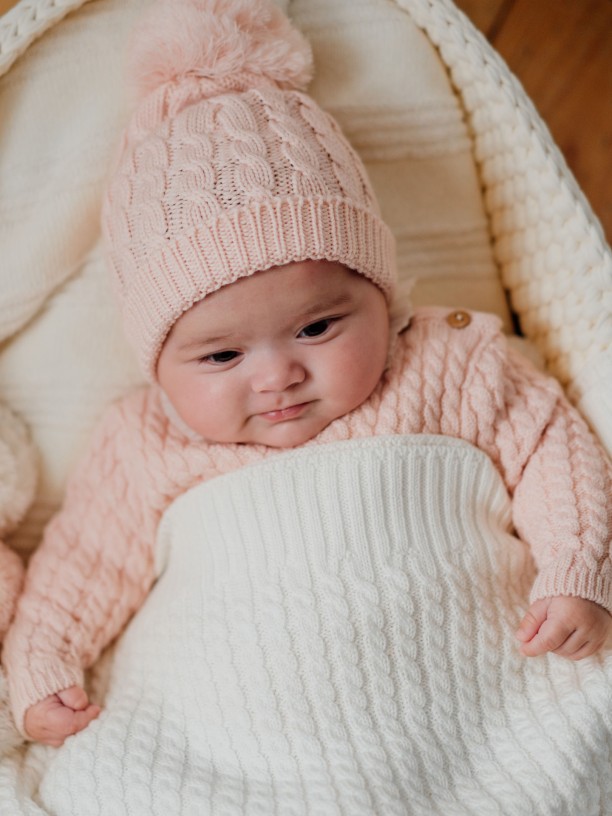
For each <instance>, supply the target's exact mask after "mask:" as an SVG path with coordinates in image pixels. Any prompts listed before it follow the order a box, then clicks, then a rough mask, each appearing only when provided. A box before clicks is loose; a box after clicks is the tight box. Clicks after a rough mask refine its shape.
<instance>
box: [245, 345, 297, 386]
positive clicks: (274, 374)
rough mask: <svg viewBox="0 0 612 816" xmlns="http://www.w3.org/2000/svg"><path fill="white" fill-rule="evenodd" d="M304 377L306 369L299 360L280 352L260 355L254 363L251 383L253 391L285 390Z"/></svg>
mask: <svg viewBox="0 0 612 816" xmlns="http://www.w3.org/2000/svg"><path fill="white" fill-rule="evenodd" d="M305 378H306V371H305V369H304V366H303V365H302V364H301V363H300V362H299V360H297V359H295V358H294V357H291V356H289V355H286V354H283V353H280V352H268V353H266V354H264V355H261V357H260V359H259V360H257V362H256V364H255V373H254V374H253V377H252V380H251V385H252V388H253V391H257V392H264V391H285V389H287V388H290V387H291V386H292V385H298V384H299V383H301V382H303V381H304V379H305Z"/></svg>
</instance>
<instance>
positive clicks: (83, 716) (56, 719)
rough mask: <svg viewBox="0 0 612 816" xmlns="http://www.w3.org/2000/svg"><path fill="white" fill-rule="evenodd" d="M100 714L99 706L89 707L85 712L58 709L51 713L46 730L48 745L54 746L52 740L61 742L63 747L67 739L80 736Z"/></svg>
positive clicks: (64, 708) (63, 708)
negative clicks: (76, 735) (79, 733)
mask: <svg viewBox="0 0 612 816" xmlns="http://www.w3.org/2000/svg"><path fill="white" fill-rule="evenodd" d="M99 713H100V708H99V706H94V705H89V706H87V708H85V709H84V710H83V711H73V710H72V709H71V708H66V707H62V708H59V707H58V708H56V709H54V710H53V711H51V712H49V715H48V719H47V728H46V729H45V730H46V732H47V734H46V736H47V739H45V740H44V741H45V742H47V744H49V745H51V744H53V743H52V742H51V740H54V741H59V745H61V744H62V743H63V742H64V740H65V739H66V737H70V736H72V735H73V734H78V732H79V731H82V730H83V729H84V728H85V727H86V726H88V725H89V723H90V722H91V721H92V720H94V719H95V718H96V717H97V716H98V714H99Z"/></svg>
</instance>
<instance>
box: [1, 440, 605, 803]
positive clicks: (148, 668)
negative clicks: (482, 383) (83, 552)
mask: <svg viewBox="0 0 612 816" xmlns="http://www.w3.org/2000/svg"><path fill="white" fill-rule="evenodd" d="M510 528H511V506H510V500H509V497H508V494H507V491H506V490H505V488H504V484H503V482H502V479H501V478H500V475H499V473H498V472H496V470H495V468H494V466H493V464H492V462H491V460H490V459H489V457H487V456H486V455H485V454H484V453H483V452H482V451H479V450H477V449H476V448H474V447H473V446H472V445H470V444H469V443H466V442H464V441H462V440H457V439H452V438H450V437H443V436H427V435H413V436H398V435H395V436H382V437H381V436H375V437H370V438H362V439H355V438H353V439H349V440H347V441H344V442H336V443H329V444H325V445H314V446H310V447H302V448H298V449H295V450H292V451H289V452H283V453H280V454H279V455H276V456H274V457H269V458H268V459H267V460H266V461H260V462H254V463H253V464H251V465H250V466H247V467H244V468H240V469H239V470H236V471H233V472H232V473H227V474H225V475H223V476H221V477H219V478H217V479H213V480H211V481H208V482H206V483H203V484H199V485H196V486H194V487H193V488H191V489H190V490H188V491H187V492H186V493H185V494H184V495H183V496H181V497H180V498H178V499H177V500H176V501H175V502H174V504H173V505H172V506H171V507H170V508H169V510H168V511H167V512H166V513H165V515H164V517H163V519H162V521H161V524H160V528H159V535H158V539H157V546H156V548H155V551H156V570H155V573H156V575H158V576H159V580H158V581H157V583H156V585H155V588H154V589H153V591H152V593H151V594H150V596H149V598H148V599H147V602H146V604H145V605H144V606H143V608H142V610H141V612H140V613H139V614H138V616H137V617H136V618H135V619H134V620H133V621H132V623H131V625H130V626H129V627H128V630H127V631H126V633H125V635H124V637H123V638H122V640H121V643H120V645H119V647H118V649H117V652H116V655H115V660H114V664H113V673H112V678H111V682H110V688H109V692H108V694H107V696H106V699H105V703H104V712H103V713H102V715H101V717H100V718H99V719H98V720H96V721H95V722H93V723H92V724H91V725H90V726H89V727H88V728H87V729H86V730H85V731H83V732H81V733H80V734H78V735H77V736H76V737H75V738H74V739H71V740H69V741H68V742H67V743H66V744H65V746H64V747H63V748H62V749H61V750H60V751H59V752H57V753H55V754H54V756H53V758H52V761H51V762H50V764H49V767H48V770H47V772H46V774H45V776H44V777H43V780H42V783H41V786H40V793H39V801H40V803H41V805H42V806H43V808H44V809H45V811H46V812H47V813H53V814H54V816H83V814H90V816H93V815H94V814H97V816H127V814H130V816H169V814H172V816H183V815H184V814H195V813H202V814H224V815H225V816H254V814H260V815H261V816H269V814H271V813H278V814H302V816H307V815H308V814H310V815H312V814H315V813H320V814H325V816H327V815H328V814H330V816H331V814H337V815H338V816H340V814H342V815H343V816H381V815H382V814H384V816H387V815H388V814H393V816H431V815H432V814H433V816H436V815H437V816H447V814H449V813H457V814H466V815H467V814H470V815H471V816H473V814H478V816H480V814H483V815H484V814H487V816H488V814H498V816H526V814H536V813H537V814H538V816H574V814H580V815H581V816H609V814H610V813H612V810H611V809H610V808H611V807H612V802H611V801H610V800H605V799H604V800H603V802H604V803H605V804H604V806H603V807H601V806H600V805H601V802H602V795H604V794H605V793H606V792H607V788H608V787H609V785H608V783H607V781H606V780H607V778H609V768H607V765H606V763H607V760H608V756H609V749H610V747H612V705H611V704H610V700H609V681H610V679H612V660H608V661H607V663H600V662H599V661H598V660H596V659H591V660H587V661H584V662H581V663H579V664H574V663H572V662H570V661H563V660H560V659H559V658H556V657H555V656H553V655H548V656H547V657H546V658H543V659H541V660H539V661H528V660H524V659H520V658H519V657H518V655H517V653H516V647H515V645H514V643H513V630H514V628H515V627H516V624H517V622H518V618H519V615H520V608H521V604H522V603H524V599H525V596H526V593H527V592H528V589H529V585H530V583H531V581H532V580H533V572H534V567H533V563H532V561H531V558H530V555H529V551H528V548H527V547H525V546H524V545H522V544H521V542H519V541H518V540H517V539H516V538H513V537H512V536H511V535H510V532H509V531H510ZM0 801H1V800H0Z"/></svg>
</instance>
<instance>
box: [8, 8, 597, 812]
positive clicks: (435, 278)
mask: <svg viewBox="0 0 612 816" xmlns="http://www.w3.org/2000/svg"><path fill="white" fill-rule="evenodd" d="M148 2H149V0H92V1H91V2H85V0H21V2H19V3H18V4H17V5H16V6H15V7H14V8H13V9H12V10H11V11H9V12H8V13H7V14H6V15H5V16H4V17H3V18H0V74H1V77H0V253H1V254H0V285H1V287H2V289H1V291H2V297H1V300H0V339H1V340H2V348H1V354H0V394H1V395H2V397H3V399H5V400H6V401H7V402H8V404H9V405H10V406H11V407H12V408H13V409H14V410H16V411H17V412H18V413H20V414H21V415H22V416H23V417H24V418H25V419H26V421H27V422H28V423H29V425H30V428H31V430H32V435H33V438H34V441H35V443H36V444H37V446H38V448H39V450H40V453H41V458H40V483H39V489H38V493H37V498H36V501H35V503H34V505H33V507H32V509H31V511H30V513H29V515H28V516H27V518H26V520H25V522H24V524H23V525H22V526H21V528H20V530H19V531H18V532H17V534H16V535H15V536H14V538H13V542H12V543H13V544H14V546H16V547H17V548H19V549H22V550H31V549H32V548H33V547H34V546H35V545H36V543H37V541H38V540H39V538H40V533H41V530H42V527H43V526H44V524H45V523H46V521H47V520H48V519H49V517H50V516H51V514H52V513H53V512H54V510H55V509H56V508H57V506H58V504H59V502H60V501H61V496H62V491H63V488H64V484H65V479H66V475H67V473H68V471H69V469H70V468H71V467H72V465H73V464H74V461H75V459H76V458H77V456H78V454H79V452H80V450H81V449H82V446H83V444H84V441H85V439H86V437H87V435H88V434H89V432H90V430H91V427H92V425H93V424H94V422H95V420H96V419H97V417H98V416H99V415H100V413H101V411H102V409H103V408H104V406H105V405H106V404H107V403H108V402H109V400H111V399H113V398H115V397H117V396H118V395H120V394H122V393H124V392H125V391H126V390H127V389H128V388H130V387H132V386H133V385H134V384H136V383H138V382H140V378H139V374H138V372H137V370H136V366H135V363H134V360H133V358H132V355H131V352H130V351H129V349H128V347H127V346H126V344H125V342H124V340H123V338H122V333H121V329H120V326H119V322H118V318H117V316H116V314H115V309H114V305H113V303H112V299H111V295H110V291H109V286H108V282H107V278H106V274H105V270H104V261H103V257H102V250H101V246H100V242H99V227H98V218H99V207H100V201H101V193H102V190H103V186H104V178H105V173H106V170H107V168H108V165H109V161H110V157H111V154H112V151H113V148H114V145H115V143H116V141H117V136H118V133H119V131H120V128H121V126H122V124H123V122H124V121H125V119H126V112H127V110H128V106H127V103H126V102H125V101H122V100H124V89H123V84H122V78H121V77H122V74H121V71H122V60H123V52H124V45H125V42H126V38H127V35H128V32H129V30H130V29H131V27H132V25H133V24H134V21H135V20H136V19H137V17H138V15H139V14H140V13H141V12H142V10H143V9H144V8H145V7H146V6H147V5H148ZM279 2H281V0H279ZM282 4H283V5H284V7H285V8H287V9H288V12H289V14H290V16H291V17H292V18H293V19H294V20H295V21H296V22H297V24H298V25H299V27H300V28H301V29H302V30H303V31H304V33H305V34H306V35H307V37H308V38H309V39H310V41H311V42H312V44H313V49H314V54H315V65H316V78H315V81H314V83H313V85H312V88H311V92H312V94H313V95H314V96H315V97H316V98H317V99H318V101H319V102H320V103H321V104H322V105H323V106H324V107H326V108H328V109H329V110H330V111H331V112H332V113H333V114H334V115H335V116H336V118H337V119H338V120H339V122H340V123H341V125H342V127H343V129H344V130H345V132H346V134H347V135H348V137H349V138H350V140H351V141H352V143H353V144H354V146H355V147H356V148H357V150H358V151H359V152H360V154H361V155H362V157H363V159H364V161H365V163H366V165H367V167H368V170H369V173H370V176H371V179H372V182H373V184H374V187H375V189H376V191H377V193H378V195H379V198H380V201H381V205H382V209H383V214H384V216H385V218H386V220H387V221H388V223H389V224H390V225H391V227H392V228H393V229H394V231H395V234H396V236H397V239H398V249H399V266H400V271H401V273H402V275H404V276H406V277H411V276H414V275H416V276H417V277H418V278H419V281H418V284H417V286H416V289H415V292H414V299H415V301H416V302H417V303H419V304H422V303H442V304H446V305H449V306H452V307H464V308H465V307H467V308H472V309H480V310H488V311H493V312H497V313H498V314H499V315H500V316H501V317H502V319H503V321H504V324H505V327H506V329H507V330H508V332H509V333H512V331H513V328H514V327H516V326H519V327H520V330H521V332H522V333H523V335H524V336H525V337H526V338H527V339H528V340H529V341H530V343H531V346H532V348H533V349H535V352H536V353H539V355H540V357H541V358H542V359H543V361H544V364H545V365H546V367H547V369H548V370H549V371H550V372H551V373H552V374H554V375H555V376H557V377H558V378H559V379H560V380H561V382H562V383H563V384H564V386H565V387H566V389H567V392H568V394H569V396H570V398H571V399H572V400H573V401H574V403H575V404H576V405H577V406H578V407H579V408H580V410H581V411H582V412H583V414H584V415H585V417H586V418H587V420H588V421H589V422H590V424H591V426H592V428H593V429H594V430H595V432H596V433H597V434H598V435H599V437H600V439H601V440H602V442H603V443H604V445H605V446H606V447H607V449H608V450H609V451H611V450H612V257H611V254H610V250H609V248H608V247H607V245H606V243H605V239H604V236H603V233H602V230H601V227H600V225H599V223H598V222H597V219H596V218H595V217H594V216H593V213H592V212H591V209H590V207H589V205H588V203H587V201H586V200H585V198H584V196H583V195H582V193H581V191H580V190H579V188H578V187H577V185H576V183H575V181H574V179H573V178H572V176H571V174H570V173H569V171H568V169H567V167H566V165H565V162H564V160H563V158H562V157H561V155H560V153H559V151H558V149H557V148H556V146H555V145H554V143H553V142H552V140H551V137H550V135H549V133H548V131H547V129H546V127H545V126H544V125H543V123H542V122H541V120H540V119H539V117H538V115H537V113H536V112H535V110H534V108H533V106H532V104H531V102H530V101H529V99H528V98H527V97H526V96H525V94H524V92H523V90H522V89H521V87H520V85H519V83H518V82H517V81H516V79H515V78H514V77H513V76H512V75H511V74H510V72H509V71H508V69H507V68H506V66H505V65H504V64H503V62H502V60H501V59H500V57H499V56H498V55H497V54H496V53H495V51H494V50H493V49H492V48H491V47H490V46H489V45H488V44H487V42H486V41H485V40H484V38H483V37H482V36H481V35H480V34H479V33H478V32H477V31H476V30H475V29H474V27H473V26H472V25H471V24H470V23H469V21H468V20H467V19H466V17H465V16H464V15H463V14H462V13H461V12H459V11H458V10H457V9H456V8H455V7H454V5H453V4H452V3H451V2H450V0H333V2H332V1H331V0H291V2H287V0H283V2H282ZM602 739H603V741H602V742H601V743H600V746H599V747H600V748H601V750H602V751H603V752H604V754H605V755H604V757H603V760H604V762H609V751H610V742H609V741H607V742H606V738H602ZM606 752H608V753H606ZM46 758H47V755H46V754H45V749H34V750H33V751H30V753H29V754H26V755H24V756H21V755H20V758H19V759H18V760H16V761H15V762H14V763H13V764H10V767H9V765H6V764H3V770H2V772H1V773H0V805H2V806H1V807H0V810H1V811H2V813H3V814H4V813H6V814H7V816H12V814H13V813H15V814H21V813H28V814H41V813H42V812H43V811H42V810H40V808H39V807H38V806H37V805H35V804H34V799H35V796H34V794H33V796H34V798H33V799H30V798H29V796H30V793H31V792H33V791H35V789H36V784H37V782H36V780H37V778H38V776H39V775H40V772H41V768H42V767H43V765H44V763H45V762H46ZM7 768H8V770H7ZM605 775H606V774H605V772H604V776H605ZM602 784H603V783H602ZM606 786H607V788H608V790H607V793H606V792H605V791H604V789H603V788H604V787H606ZM610 786H612V781H611V780H610V778H609V777H608V778H607V782H605V784H603V787H601V789H599V788H598V794H597V795H598V796H599V797H600V805H599V806H597V807H596V806H595V805H593V806H592V809H589V811H588V815H587V813H586V811H585V812H584V813H582V812H581V813H580V816H591V814H593V816H600V815H601V814H606V816H607V814H609V813H612V804H610V801H611V800H610V797H609V796H608V794H610V790H609V788H610ZM568 801H569V800H568ZM606 801H607V802H608V804H607V805H606ZM3 803H4V804H3ZM563 807H565V806H563ZM567 807H569V805H568V806H567ZM589 807H591V806H589ZM228 812H229V811H228ZM405 812H406V813H412V812H413V811H412V810H410V811H409V810H406V811H405ZM414 812H415V813H417V812H418V813H421V811H420V810H418V811H414ZM423 812H424V811H423ZM431 812H432V813H433V812H434V811H433V810H432V811H431ZM436 812H437V811H436ZM464 812H465V813H471V812H473V813H474V814H476V813H478V816H488V814H489V813H493V812H499V813H502V812H504V813H505V812H506V811H503V810H496V811H493V810H487V809H486V808H485V809H484V810H483V809H481V810H478V809H476V810H473V811H470V810H469V809H468V810H465V811H464V810H452V809H449V810H446V811H445V813H449V814H450V813H464ZM508 812H509V813H510V812H512V813H513V814H514V813H518V814H519V816H523V814H524V816H532V813H535V811H529V812H528V811H523V812H521V811H520V809H519V810H512V811H510V810H509V811H508ZM538 812H539V811H538ZM542 812H544V811H542ZM546 812H547V813H548V811H546ZM551 813H553V814H554V816H561V814H566V813H567V814H568V816H570V814H571V816H579V814H578V812H577V811H575V810H574V811H571V810H566V809H562V806H561V805H560V806H559V809H557V810H553V811H551ZM219 814H220V816H221V811H219ZM168 816H172V814H170V813H169V814H168ZM378 816H385V815H384V813H380V814H378Z"/></svg>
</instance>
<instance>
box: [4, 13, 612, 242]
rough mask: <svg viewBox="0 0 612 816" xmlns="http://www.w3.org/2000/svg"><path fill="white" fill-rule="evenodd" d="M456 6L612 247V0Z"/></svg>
mask: <svg viewBox="0 0 612 816" xmlns="http://www.w3.org/2000/svg"><path fill="white" fill-rule="evenodd" d="M455 2H456V4H457V5H458V6H459V8H461V9H462V10H463V11H465V13H466V14H467V15H468V17H470V18H471V19H472V21H473V22H474V23H475V25H476V26H477V27H478V28H480V30H481V31H482V32H483V33H484V34H485V35H486V36H487V37H488V39H489V40H490V42H492V43H493V45H494V46H495V48H496V49H497V50H498V51H499V52H500V54H501V55H502V56H503V57H504V59H505V60H506V62H507V63H508V65H509V66H510V68H511V70H512V71H513V72H514V73H515V74H516V76H517V77H518V78H519V79H520V81H521V82H522V83H523V85H524V87H525V89H526V91H527V93H528V94H529V96H530V97H531V98H532V100H533V102H534V103H535V106H536V108H537V109H538V110H539V112H540V114H541V116H542V117H543V119H544V121H545V122H546V123H547V125H548V127H549V128H550V130H551V132H552V134H553V136H554V138H555V140H556V142H557V144H558V145H559V147H560V148H561V150H562V151H563V153H564V154H565V158H566V159H567V162H568V164H569V166H570V168H571V169H572V171H573V173H574V175H575V176H576V178H577V179H578V183H579V184H580V185H581V187H582V189H583V190H584V192H585V193H586V195H587V198H588V199H589V200H590V202H591V205H592V206H593V209H594V210H595V213H596V214H597V216H598V217H599V219H600V220H601V222H602V223H603V226H604V229H605V231H606V234H607V237H608V241H612V0H455ZM14 4H15V0H0V14H2V13H3V12H5V11H7V10H8V9H9V8H10V7H11V6H12V5H14Z"/></svg>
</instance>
